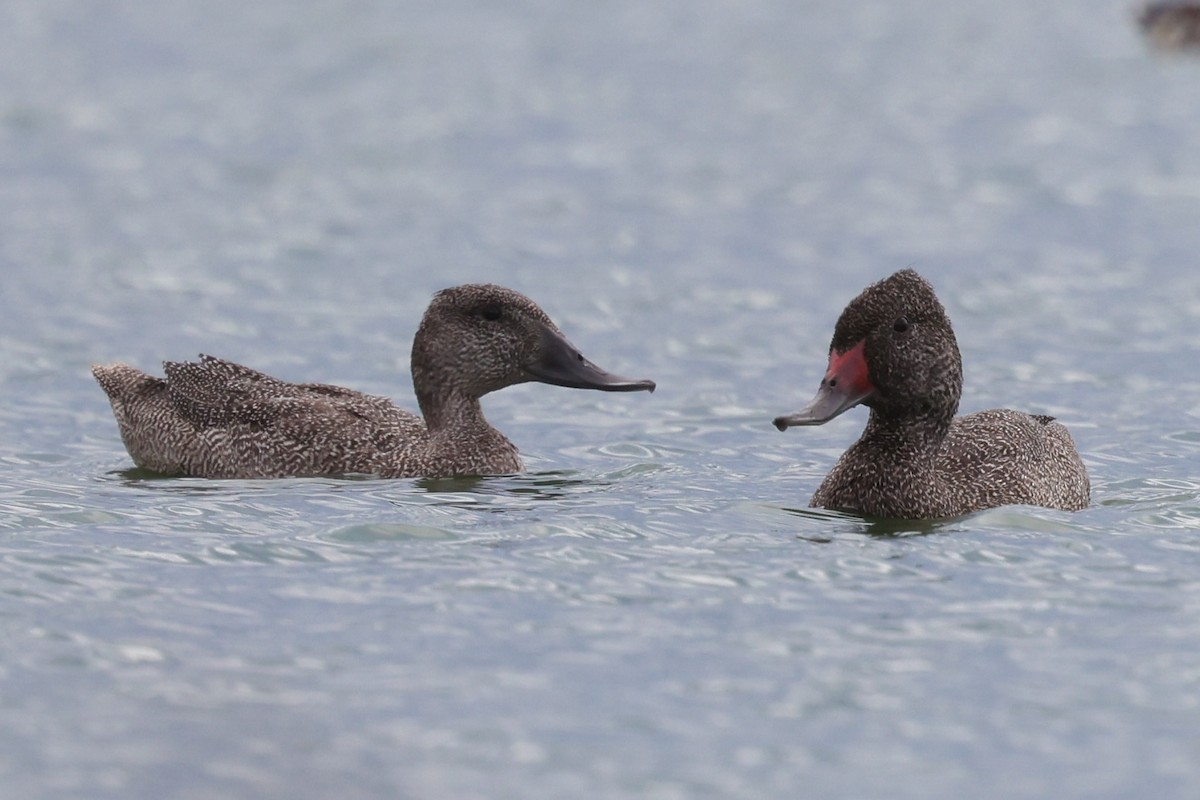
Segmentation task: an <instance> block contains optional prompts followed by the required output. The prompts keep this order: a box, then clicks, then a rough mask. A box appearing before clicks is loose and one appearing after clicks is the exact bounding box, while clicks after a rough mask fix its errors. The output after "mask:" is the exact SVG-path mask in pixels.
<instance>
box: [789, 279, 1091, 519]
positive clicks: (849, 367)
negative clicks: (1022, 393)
mask: <svg viewBox="0 0 1200 800" xmlns="http://www.w3.org/2000/svg"><path fill="white" fill-rule="evenodd" d="M961 394H962V359H961V357H960V355H959V351H958V344H957V341H956V340H955V337H954V331H953V329H952V328H951V326H950V320H949V319H948V318H947V316H946V312H945V310H944V309H943V308H942V304H941V303H940V302H939V301H938V299H937V297H936V296H935V294H934V292H933V288H932V287H931V286H930V285H929V284H928V283H927V282H926V281H925V280H924V279H923V278H922V277H921V276H920V275H918V274H917V273H916V272H914V271H913V270H902V271H900V272H897V273H896V274H894V275H892V276H891V277H889V278H887V279H885V280H882V281H880V282H878V283H875V284H872V285H871V286H869V287H867V288H866V289H865V290H864V291H863V292H862V294H860V295H859V296H858V297H856V298H855V299H854V300H852V301H851V302H850V304H849V305H848V306H847V307H846V310H845V311H843V312H842V315H841V317H840V318H839V319H838V323H837V326H836V328H835V330H834V335H833V340H832V342H831V344H830V367H829V371H828V372H827V373H826V376H825V379H824V380H823V381H822V382H821V388H820V390H819V391H818V393H817V397H816V398H814V400H813V402H812V403H810V404H809V406H807V407H806V408H805V409H803V410H802V411H800V412H797V413H796V414H793V415H788V416H783V417H779V418H777V419H776V420H775V424H776V426H777V427H779V429H780V430H784V429H786V428H787V427H789V426H791V425H816V424H822V423H824V422H826V421H828V420H829V419H832V418H833V417H835V416H837V415H838V414H840V413H842V412H844V411H846V410H847V409H849V408H851V407H853V406H855V405H858V404H859V403H862V404H863V405H866V406H868V407H869V408H870V409H871V415H870V418H869V419H868V421H867V427H866V429H865V430H864V431H863V434H862V436H861V438H859V440H858V441H857V442H855V443H854V444H853V445H852V446H851V447H850V449H848V450H847V451H846V452H845V453H844V454H843V455H842V457H841V458H840V459H839V460H838V462H837V464H836V465H835V466H834V468H833V470H832V471H830V473H829V475H828V476H826V478H825V480H824V481H823V482H822V483H821V486H820V488H818V489H817V492H816V494H815V495H813V498H812V502H811V505H812V506H814V507H821V508H834V509H842V510H850V511H858V512H860V513H864V514H869V515H872V516H880V517H894V518H906V519H935V518H940V517H953V516H958V515H962V514H966V513H969V512H972V511H978V510H980V509H984V508H992V507H995V506H1002V505H1009V504H1029V505H1038V506H1045V507H1047V508H1060V509H1065V510H1071V511H1074V510H1078V509H1081V508H1086V507H1087V505H1088V503H1089V502H1090V500H1089V495H1090V488H1089V483H1088V477H1087V470H1086V469H1085V467H1084V465H1083V462H1082V461H1081V460H1080V458H1079V454H1078V452H1076V450H1075V443H1074V442H1073V441H1072V439H1071V434H1070V433H1068V432H1067V429H1066V428H1065V427H1064V426H1062V425H1061V424H1059V423H1058V422H1055V421H1054V420H1053V418H1051V417H1046V416H1040V415H1032V414H1026V413H1023V412H1020V411H1012V410H1009V409H993V410H990V411H981V412H978V413H976V414H970V415H968V416H964V417H955V414H956V413H957V412H958V402H959V398H960V396H961Z"/></svg>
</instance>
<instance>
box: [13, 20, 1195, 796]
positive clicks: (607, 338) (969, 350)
mask: <svg viewBox="0 0 1200 800" xmlns="http://www.w3.org/2000/svg"><path fill="white" fill-rule="evenodd" d="M1133 10H1134V9H1133V7H1132V6H1131V5H1130V4H1128V3H1125V2H1117V0H1064V1H1063V2H1058V3H1054V4H1045V3H1041V2H1033V0H1021V1H1019V2H1014V3H1007V4H983V3H961V2H952V0H919V2H914V3H904V4H892V3H886V2H882V0H878V1H877V2H859V3H854V4H839V3H784V2H778V0H762V2H749V3H738V4H721V3H713V2H703V1H702V2H699V3H696V2H693V3H665V4H649V5H648V4H644V3H632V2H624V1H623V0H618V1H617V2H611V3H599V4H590V5H587V6H581V5H578V4H576V5H574V6H572V5H562V4H552V3H539V2H518V3H508V4H503V5H502V6H496V5H495V4H488V3H480V2H474V1H473V0H462V1H461V2H449V3H447V2H438V3H424V2H405V3H373V2H345V3H339V4H327V5H325V6H323V7H320V8H317V7H296V6H295V5H294V4H283V3H278V2H272V0H265V1H264V2H256V3H252V4H244V3H227V2H217V3H207V4H189V3H182V2H163V3H156V4H142V3H133V2H118V1H116V0H112V1H109V0H104V1H103V2H87V3H85V2H78V1H77V0H55V1H54V2H43V0H37V2H33V0H29V1H28V2H17V1H16V0H14V1H13V2H8V3H3V4H0V16H2V18H3V21H4V24H3V25H0V45H2V46H0V75H2V76H3V79H4V80H3V83H4V85H5V87H6V89H5V93H4V95H3V97H0V170H2V171H3V180H0V264H2V274H3V283H2V286H0V312H2V313H0V393H2V394H0V463H2V464H3V471H2V472H0V636H2V638H3V641H4V642H5V646H4V647H3V649H2V655H0V720H2V721H3V724H0V783H2V785H3V786H4V791H3V792H2V794H4V795H5V796H8V795H11V796H13V797H25V798H41V797H87V798H108V797H112V798H118V797H119V798H131V797H136V798H142V797H145V798H168V797H170V798H228V797H256V798H326V797H335V796H337V797H347V798H368V797H370V798H385V797H386V798H392V797H406V798H408V797H412V798H446V797H453V798H501V797H503V798H529V797H587V798H699V797H714V798H715V797H728V798H733V797H913V798H916V797H920V798H951V797H953V798H960V797H1006V798H1009V797H1029V798H1044V797H1089V798H1096V797H1112V798H1117V797H1131V796H1143V797H1159V798H1174V797H1179V798H1186V797H1194V796H1196V795H1197V793H1200V645H1198V642H1200V530H1198V529H1200V463H1198V462H1200V366H1198V364H1200V360H1198V359H1197V350H1198V347H1197V343H1196V337H1195V324H1194V323H1195V320H1196V319H1197V318H1198V317H1200V270H1197V253H1200V225H1197V219H1200V147H1197V142H1200V112H1198V109H1200V61H1197V60H1195V59H1189V58H1186V57H1174V56H1169V55H1162V54H1155V53H1152V52H1150V51H1149V50H1148V48H1147V47H1146V46H1145V43H1144V42H1142V41H1141V40H1140V39H1139V38H1138V35H1137V32H1136V30H1135V28H1134V27H1133V25H1132V23H1131V20H1132V18H1133V17H1132V14H1133ZM906 265H912V266H915V267H916V268H917V269H919V270H920V271H921V272H923V273H924V274H926V276H927V277H929V278H930V279H931V280H932V281H933V282H934V284H935V286H936V287H937V288H938V290H939V293H940V296H941V297H942V299H943V301H944V303H945V304H946V306H947V309H948V311H949V312H950V315H951V317H952V318H953V320H954V322H955V325H956V328H957V331H958V336H959V342H960V345H961V348H962V350H963V352H964V355H965V359H966V380H967V386H966V390H965V396H964V402H963V408H964V410H966V411H972V410H977V409H980V408H985V407H991V406H1015V407H1019V408H1023V409H1027V410H1030V411H1035V412H1039V413H1051V414H1055V415H1057V416H1058V417H1060V418H1061V419H1062V420H1064V421H1065V422H1066V423H1067V424H1068V425H1069V426H1070V427H1071V429H1072V431H1073V432H1074V434H1075V437H1076V440H1077V442H1078V443H1079V446H1080V449H1081V451H1082V452H1083V454H1084V457H1085V460H1086V461H1087V463H1088V466H1089V468H1090V470H1091V472H1092V476H1093V485H1094V505H1093V507H1092V508H1091V509H1089V510H1087V511H1084V512H1081V513H1078V514H1065V513H1061V512H1054V511H1046V510H1041V509H1029V508H1004V509H996V510H993V511H989V512H986V513H982V514H978V515H974V516H971V517H969V518H966V519H961V520H956V521H952V522H946V523H903V524H893V523H877V522H870V521H864V520H861V519H858V518H854V517H851V516H846V515H840V514H835V513H828V512H814V511H810V510H807V509H806V508H805V506H806V504H807V500H808V498H809V496H810V495H811V493H812V491H813V490H814V489H815V488H816V486H817V484H818V482H819V481H820V478H821V476H822V475H823V474H824V473H825V472H826V471H827V470H828V468H829V467H830V465H831V464H832V463H833V460H834V459H835V458H836V457H837V455H838V454H839V453H840V452H841V451H842V450H843V449H844V448H845V447H846V446H847V445H848V444H849V442H850V441H852V439H853V438H854V437H855V435H856V434H857V431H858V429H859V428H860V427H861V425H862V424H863V419H864V417H863V414H862V413H861V412H854V413H850V414H847V415H845V417H843V418H840V419H838V420H837V421H835V422H833V423H831V424H829V425H827V426H825V427H823V428H819V429H812V430H803V431H795V430H793V431H789V432H788V433H787V434H780V433H778V432H776V431H775V430H774V429H773V428H772V427H771V426H770V422H769V421H770V419H771V418H772V417H774V416H775V415H777V414H779V413H782V412H785V411H788V410H793V409H794V408H795V407H797V406H798V404H799V403H801V402H803V401H804V400H805V399H807V398H808V397H809V396H810V395H811V393H812V391H813V390H814V389H815V387H816V383H817V381H818V380H819V378H820V374H821V371H822V369H823V366H824V355H825V350H826V348H827V346H828V337H829V334H830V332H831V330H832V325H833V322H834V320H835V319H836V316H837V313H838V311H839V310H840V309H841V307H842V306H843V305H844V303H845V302H846V301H847V300H848V299H849V298H850V297H852V296H853V295H854V294H855V293H857V291H858V290H859V289H861V288H862V286H864V285H865V284H866V283H867V282H869V281H871V280H875V279H877V278H879V277H882V276H884V275H886V274H888V273H889V272H891V271H892V270H894V269H897V268H900V267H903V266H906ZM467 280H490V281H496V282H500V283H504V284H507V285H510V286H513V287H514V288H517V289H519V290H521V291H524V292H526V293H527V294H529V295H531V296H533V297H534V298H535V299H537V300H538V301H539V302H540V303H541V304H542V305H543V306H544V307H545V308H546V310H547V311H548V312H549V313H550V314H551V316H553V317H554V318H555V319H556V320H557V321H558V322H559V323H560V324H561V326H562V327H563V328H564V330H565V331H566V332H567V334H568V335H569V336H570V337H571V338H572V339H573V340H574V341H575V343H576V344H578V345H579V346H580V347H581V348H582V349H583V351H584V352H585V353H587V355H588V356H589V357H591V358H592V359H593V360H595V361H596V362H597V363H599V364H601V365H603V366H606V367H609V368H611V369H613V370H615V371H618V372H621V373H623V374H632V375H639V376H640V375H645V376H648V377H652V378H654V379H656V380H657V381H658V382H659V387H660V388H659V391H658V392H656V393H655V394H654V395H653V396H648V395H605V394H597V393H588V392H573V391H568V390H564V389H557V388H552V387H545V386H523V387H517V388H514V389H510V390H506V391H504V392H502V393H499V394H497V395H495V396H494V397H489V398H488V400H487V401H486V403H485V405H486V407H487V410H488V414H489V417H490V418H491V419H492V421H493V422H494V423H495V424H496V425H497V426H499V427H500V428H501V429H502V430H504V431H505V432H506V433H507V434H508V435H509V436H510V437H511V438H512V439H513V440H514V441H516V442H517V443H518V444H519V446H520V447H521V448H522V451H523V452H524V454H525V457H526V460H527V464H528V466H529V473H528V474H526V475H522V476H516V477H501V478H484V479H476V480H453V481H435V480H415V481H378V480H332V479H330V480H283V481H204V480H193V479H163V478H160V477H156V476H153V475H150V474H147V473H144V472H140V471H138V470H135V469H133V468H132V464H131V462H130V461H129V458H128V456H127V455H126V454H125V452H124V450H123V449H122V447H121V443H120V439H119V437H118V434H117V431H116V426H115V424H114V422H113V420H112V417H111V414H110V412H109V409H108V406H107V403H106V402H105V399H104V397H103V395H102V393H101V392H100V390H99V389H98V388H97V387H96V386H95V384H94V383H93V382H92V380H91V378H90V376H89V374H88V365H89V364H90V363H92V362H97V361H111V360H118V359H119V360H126V361H130V362H132V363H135V364H138V365H139V366H143V367H146V368H153V367H154V365H156V364H157V362H158V361H161V360H163V359H180V358H186V357H189V356H192V355H193V354H194V353H196V352H198V351H204V352H211V353H214V354H217V355H221V356H225V357H228V358H233V359H236V360H239V361H242V362H244V363H247V364H250V365H252V366H255V367H258V368H261V369H265V370H268V371H270V372H273V373H276V374H279V375H281V376H283V377H287V378H293V379H297V380H323V381H328V382H335V383H342V384H346V385H350V386H354V387H356V388H360V389H364V390H367V391H371V392H376V393H385V394H389V395H393V396H395V397H397V398H398V400H399V401H400V402H402V403H405V404H410V405H411V404H412V402H413V401H412V393H411V389H410V387H409V384H408V375H407V364H406V363H405V362H406V358H407V352H408V347H409V344H410V342H411V335H412V332H413V330H414V329H415V326H416V322H417V320H418V319H419V316H420V314H421V312H422V310H423V308H424V306H425V304H426V302H427V301H428V298H429V296H430V294H431V293H432V292H433V291H435V290H436V289H438V288H441V287H443V286H446V285H450V284H453V283H458V282H463V281H467Z"/></svg>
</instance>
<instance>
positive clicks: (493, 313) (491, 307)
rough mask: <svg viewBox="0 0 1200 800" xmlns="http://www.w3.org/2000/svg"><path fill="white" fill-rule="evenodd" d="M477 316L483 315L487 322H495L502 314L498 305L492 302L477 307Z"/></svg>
mask: <svg viewBox="0 0 1200 800" xmlns="http://www.w3.org/2000/svg"><path fill="white" fill-rule="evenodd" d="M479 316H481V317H483V318H484V319H486V320H487V321H488V322H497V321H498V320H499V319H500V317H501V316H503V312H501V310H500V306H498V305H495V304H494V303H492V304H488V305H486V306H484V307H483V308H481V309H479Z"/></svg>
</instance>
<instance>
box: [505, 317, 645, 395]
mask: <svg viewBox="0 0 1200 800" xmlns="http://www.w3.org/2000/svg"><path fill="white" fill-rule="evenodd" d="M525 372H526V373H527V374H528V375H529V379H530V380H534V381H540V382H541V383H549V384H553V385H554V386H568V387H570V388H572V389H599V390H600V391H603V392H653V391H654V385H655V384H654V381H648V380H637V379H634V378H622V377H621V376H620V375H613V374H612V373H611V372H605V371H604V370H602V369H600V368H599V367H597V366H596V365H595V364H593V363H592V362H590V361H588V360H587V359H586V358H584V357H583V354H582V353H580V352H579V351H578V350H576V349H575V346H574V345H572V344H571V343H570V342H568V341H567V340H566V339H564V338H563V336H562V334H560V333H557V332H556V331H553V330H550V329H549V328H547V329H546V330H544V331H543V332H542V347H541V352H540V354H539V355H538V358H537V359H536V360H535V361H533V362H532V363H530V364H527V365H526V367H525Z"/></svg>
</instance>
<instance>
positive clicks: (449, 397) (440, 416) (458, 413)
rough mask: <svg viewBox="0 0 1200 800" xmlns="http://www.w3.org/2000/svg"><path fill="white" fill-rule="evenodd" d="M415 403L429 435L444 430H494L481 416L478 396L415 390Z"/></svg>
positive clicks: (481, 409) (453, 392)
mask: <svg viewBox="0 0 1200 800" xmlns="http://www.w3.org/2000/svg"><path fill="white" fill-rule="evenodd" d="M417 404H418V405H419V406H420V407H421V416H423V417H424V418H425V427H426V428H427V429H428V430H429V433H430V435H436V434H439V433H442V432H445V431H481V430H495V429H494V428H492V426H491V424H490V423H489V422H488V421H487V419H486V418H485V417H484V416H483V407H482V406H480V405H479V398H478V397H471V396H468V395H466V394H463V393H462V392H458V391H453V390H451V391H445V392H428V391H425V392H423V391H418V392H417Z"/></svg>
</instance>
